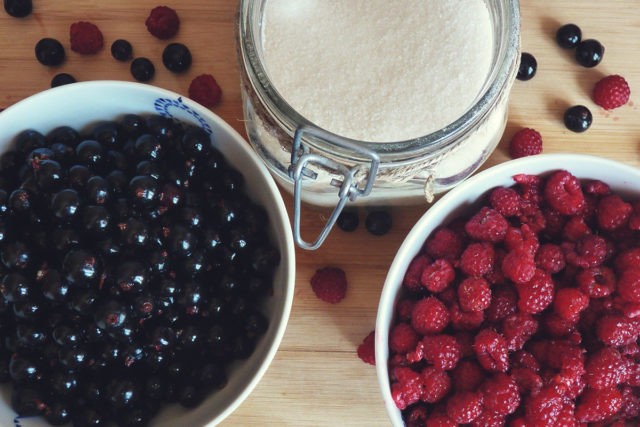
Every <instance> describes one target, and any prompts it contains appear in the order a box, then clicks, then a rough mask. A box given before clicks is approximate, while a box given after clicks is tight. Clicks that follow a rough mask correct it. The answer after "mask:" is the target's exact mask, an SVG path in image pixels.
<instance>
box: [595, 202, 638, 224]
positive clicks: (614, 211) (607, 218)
mask: <svg viewBox="0 0 640 427" xmlns="http://www.w3.org/2000/svg"><path fill="white" fill-rule="evenodd" d="M632 212H633V205H631V203H628V202H625V201H624V200H623V199H622V197H620V196H619V195H617V194H611V195H609V196H605V197H603V198H601V199H600V201H599V202H598V207H597V212H596V214H597V218H598V225H599V226H600V228H602V229H603V230H607V231H611V230H615V229H616V228H619V227H622V226H624V225H625V224H626V223H627V221H629V217H630V216H631V213H632Z"/></svg>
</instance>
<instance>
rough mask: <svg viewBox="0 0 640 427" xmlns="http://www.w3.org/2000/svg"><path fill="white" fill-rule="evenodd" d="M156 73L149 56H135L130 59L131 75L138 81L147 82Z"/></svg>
mask: <svg viewBox="0 0 640 427" xmlns="http://www.w3.org/2000/svg"><path fill="white" fill-rule="evenodd" d="M155 73H156V67H155V66H154V65H153V62H151V61H150V60H149V58H144V57H140V58H136V59H134V60H133V61H131V75H132V76H133V78H134V79H136V80H138V81H139V82H147V81H149V80H151V79H152V78H153V76H154V75H155Z"/></svg>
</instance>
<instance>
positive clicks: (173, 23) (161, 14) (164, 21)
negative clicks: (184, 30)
mask: <svg viewBox="0 0 640 427" xmlns="http://www.w3.org/2000/svg"><path fill="white" fill-rule="evenodd" d="M145 25H146V26H147V31H149V32H150V33H151V34H152V35H153V36H155V37H157V38H159V39H163V40H164V39H170V38H171V37H173V36H175V35H176V34H177V33H178V30H179V29H180V18H179V17H178V14H177V13H176V11H175V10H174V9H172V8H170V7H168V6H157V7H154V8H153V9H151V12H149V16H148V17H147V20H146V21H145Z"/></svg>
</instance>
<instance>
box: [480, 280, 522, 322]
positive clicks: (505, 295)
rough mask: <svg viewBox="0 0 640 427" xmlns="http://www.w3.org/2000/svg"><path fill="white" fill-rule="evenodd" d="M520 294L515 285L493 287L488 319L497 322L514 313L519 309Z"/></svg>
mask: <svg viewBox="0 0 640 427" xmlns="http://www.w3.org/2000/svg"><path fill="white" fill-rule="evenodd" d="M517 303H518V294H517V293H516V291H515V289H514V288H513V286H502V287H499V288H494V289H493V294H492V295H491V304H490V305H489V308H488V309H487V311H486V312H485V313H486V316H487V320H488V321H489V322H492V323H496V322H499V321H501V320H502V319H505V318H506V317H508V316H510V315H512V314H513V313H515V312H516V310H517V309H518V307H517Z"/></svg>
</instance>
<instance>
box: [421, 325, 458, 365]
mask: <svg viewBox="0 0 640 427" xmlns="http://www.w3.org/2000/svg"><path fill="white" fill-rule="evenodd" d="M422 342H423V344H424V358H425V360H426V361H427V362H429V363H431V364H432V365H434V366H435V367H436V368H439V369H442V370H443V371H450V370H452V369H453V368H455V367H456V364H457V363H458V360H459V359H460V353H461V348H460V344H459V343H458V341H456V339H455V337H453V336H451V335H445V334H442V335H432V336H426V337H424V338H423V340H422Z"/></svg>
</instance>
